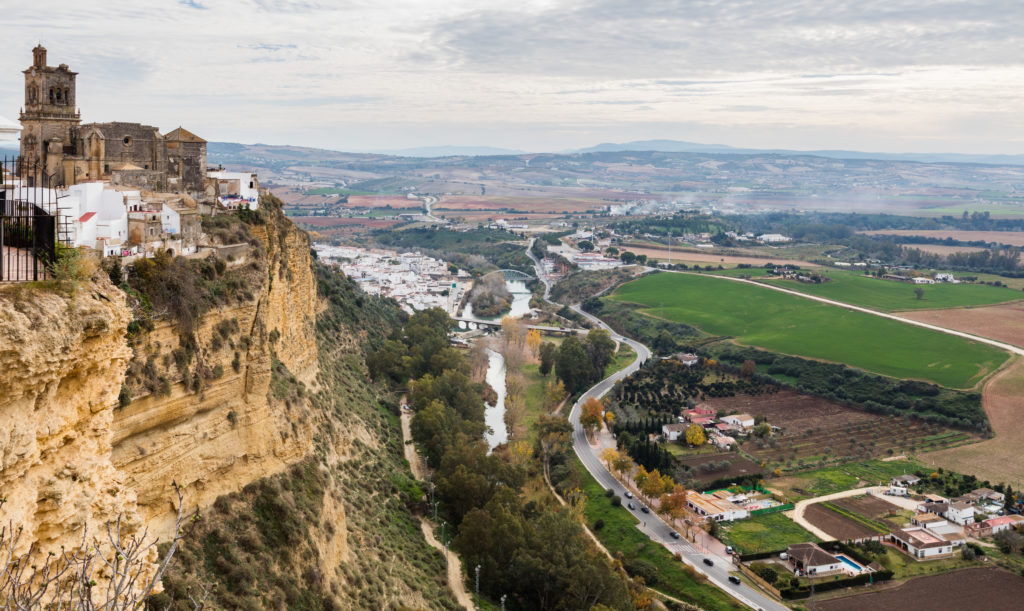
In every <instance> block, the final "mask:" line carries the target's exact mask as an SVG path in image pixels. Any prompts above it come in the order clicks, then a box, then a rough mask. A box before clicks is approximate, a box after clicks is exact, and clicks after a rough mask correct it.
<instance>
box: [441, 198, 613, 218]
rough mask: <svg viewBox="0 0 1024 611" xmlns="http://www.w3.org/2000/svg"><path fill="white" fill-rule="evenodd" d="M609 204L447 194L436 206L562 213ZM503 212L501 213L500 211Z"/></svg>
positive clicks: (590, 200) (574, 199)
mask: <svg viewBox="0 0 1024 611" xmlns="http://www.w3.org/2000/svg"><path fill="white" fill-rule="evenodd" d="M606 205H607V204H606V203H605V202H603V201H601V200H598V199H585V198H575V197H567V198H553V197H488V196H471V195H445V196H444V197H442V198H441V201H440V202H438V203H437V204H436V205H435V206H434V208H435V209H437V210H493V211H498V210H507V211H508V212H504V214H514V213H515V212H540V213H548V214H561V213H562V212H563V211H564V212H586V211H588V210H594V209H600V208H603V207H604V206H606ZM498 214H501V213H498Z"/></svg>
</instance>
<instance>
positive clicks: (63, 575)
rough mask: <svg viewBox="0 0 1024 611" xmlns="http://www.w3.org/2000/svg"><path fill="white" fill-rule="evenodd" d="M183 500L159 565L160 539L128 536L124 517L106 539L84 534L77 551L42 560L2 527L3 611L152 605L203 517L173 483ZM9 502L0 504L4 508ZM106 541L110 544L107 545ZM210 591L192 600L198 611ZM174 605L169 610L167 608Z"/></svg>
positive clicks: (17, 531) (109, 610)
mask: <svg viewBox="0 0 1024 611" xmlns="http://www.w3.org/2000/svg"><path fill="white" fill-rule="evenodd" d="M172 485H173V486H174V491H175V493H176V494H177V495H178V514H177V517H176V519H175V523H174V533H173V535H172V536H171V538H170V547H169V548H168V549H167V551H166V552H165V553H164V554H163V556H162V557H160V558H158V559H157V562H156V564H157V568H156V571H155V572H153V570H152V565H153V563H152V562H151V561H150V560H149V558H150V557H151V556H152V555H153V550H154V548H155V546H156V545H157V544H158V543H159V539H157V538H153V539H149V537H148V529H145V528H144V529H142V531H141V532H133V533H131V534H128V533H125V532H124V531H123V528H122V523H121V516H118V517H117V519H116V520H114V521H111V522H108V523H107V524H106V527H105V530H106V537H105V538H104V537H93V538H92V539H91V540H90V537H89V533H88V532H87V531H86V529H84V528H83V531H82V540H81V542H80V543H79V544H78V545H77V546H75V547H74V548H73V549H70V550H68V549H66V548H64V547H63V546H61V550H60V553H57V552H53V551H50V552H47V553H46V554H45V555H43V554H42V552H41V550H40V549H39V548H38V546H37V544H35V543H33V544H32V545H31V546H30V547H29V549H28V551H27V552H25V553H24V554H19V553H18V552H17V550H18V548H19V545H18V542H19V540H20V539H21V537H22V535H23V529H22V527H20V526H18V527H15V526H14V524H13V523H8V524H7V525H5V526H0V608H2V609H12V610H18V611H34V610H36V609H53V610H64V609H68V610H84V611H92V610H96V611H121V610H128V609H132V610H134V609H139V608H142V607H143V606H144V605H146V604H147V599H148V598H149V596H150V594H152V593H153V589H154V587H155V586H156V585H157V584H158V583H160V580H161V579H162V578H163V575H164V573H165V572H166V571H167V568H168V567H169V566H170V563H171V559H172V558H173V556H174V552H175V551H176V550H177V548H178V543H179V542H180V541H181V540H182V539H183V538H184V537H185V535H186V533H185V528H184V527H185V526H187V525H188V524H191V523H192V522H194V521H195V520H197V519H198V517H199V512H198V510H197V511H196V512H195V513H192V514H189V515H186V514H185V512H184V503H183V494H182V491H181V487H180V486H178V484H177V483H176V482H172ZM4 502H5V499H2V498H0V508H3V505H4ZM104 539H105V540H104ZM209 594H210V590H209V588H207V587H203V588H202V591H200V592H198V593H196V595H193V593H192V592H189V593H188V597H189V600H190V603H191V605H192V608H193V609H203V608H204V606H205V605H206V600H207V598H208V597H209ZM169 607H170V605H168V608H169Z"/></svg>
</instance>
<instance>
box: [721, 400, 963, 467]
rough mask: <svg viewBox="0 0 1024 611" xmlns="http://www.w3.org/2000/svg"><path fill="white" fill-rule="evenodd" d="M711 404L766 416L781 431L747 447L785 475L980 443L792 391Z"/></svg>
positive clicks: (939, 428)
mask: <svg viewBox="0 0 1024 611" xmlns="http://www.w3.org/2000/svg"><path fill="white" fill-rule="evenodd" d="M706 403H707V406H708V407H710V408H712V409H714V410H716V411H725V412H727V413H728V412H747V413H750V414H752V415H754V416H764V417H765V418H767V420H768V422H770V423H772V424H774V425H775V426H778V427H780V428H781V429H782V430H781V431H779V432H778V433H776V435H775V436H774V437H772V438H771V439H765V440H758V439H752V440H750V441H747V442H746V443H744V444H743V446H742V447H743V451H744V452H746V453H747V454H749V455H751V456H753V457H754V458H755V460H757V461H761V462H764V463H766V465H767V466H768V468H769V469H774V468H779V469H780V470H781V471H790V470H795V469H801V468H806V467H808V466H812V465H814V464H815V463H820V461H822V460H826V461H834V460H841V459H844V458H845V459H847V460H849V459H865V458H873V457H881V456H886V455H896V454H902V453H903V452H910V451H917V450H919V449H920V450H928V449H940V448H946V447H950V446H953V445H959V444H963V443H969V442H972V441H974V440H975V438H974V437H972V436H971V435H970V434H968V433H965V432H963V431H959V430H956V429H950V428H947V427H942V426H939V425H935V424H927V423H924V422H922V421H920V420H916V419H910V418H908V419H906V420H904V419H902V418H897V417H892V416H881V415H876V414H870V413H867V412H864V411H861V410H857V409H853V408H850V407H846V406H843V405H840V404H838V403H835V402H832V401H828V400H826V399H822V398H820V397H815V396H812V395H806V394H802V393H798V392H795V391H792V390H782V391H780V392H778V393H775V394H764V395H756V396H752V395H737V396H734V397H723V398H715V399H709V400H708V401H707V402H706Z"/></svg>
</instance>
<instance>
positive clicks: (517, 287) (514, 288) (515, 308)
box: [462, 280, 533, 322]
mask: <svg viewBox="0 0 1024 611" xmlns="http://www.w3.org/2000/svg"><path fill="white" fill-rule="evenodd" d="M505 286H506V287H507V288H508V292H510V293H512V303H511V304H510V308H511V309H510V310H509V311H508V312H506V313H504V314H502V315H500V316H494V317H492V318H480V317H478V316H474V315H473V304H472V303H466V309H465V310H463V313H462V316H463V318H466V319H470V320H479V321H483V322H490V321H492V320H501V319H502V318H504V317H506V316H511V317H512V318H518V317H520V316H522V315H523V314H526V313H527V312H529V311H530V298H531V297H533V293H532V292H530V289H528V288H526V283H525V282H523V281H522V280H506V281H505Z"/></svg>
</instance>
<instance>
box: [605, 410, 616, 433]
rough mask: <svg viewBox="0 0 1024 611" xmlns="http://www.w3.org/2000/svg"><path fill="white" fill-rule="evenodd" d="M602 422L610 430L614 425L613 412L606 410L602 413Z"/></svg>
mask: <svg viewBox="0 0 1024 611" xmlns="http://www.w3.org/2000/svg"><path fill="white" fill-rule="evenodd" d="M604 424H605V426H607V427H608V430H609V431H610V430H612V427H613V426H614V425H615V412H613V411H611V410H608V411H606V412H605V413H604Z"/></svg>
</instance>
